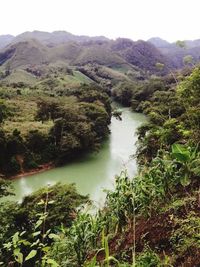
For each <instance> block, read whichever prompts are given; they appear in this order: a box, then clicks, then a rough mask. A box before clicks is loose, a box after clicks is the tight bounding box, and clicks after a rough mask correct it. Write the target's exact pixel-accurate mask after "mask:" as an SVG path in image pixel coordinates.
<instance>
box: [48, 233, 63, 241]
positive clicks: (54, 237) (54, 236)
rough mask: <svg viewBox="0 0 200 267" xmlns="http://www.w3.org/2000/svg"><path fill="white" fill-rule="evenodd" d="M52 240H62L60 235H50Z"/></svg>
mask: <svg viewBox="0 0 200 267" xmlns="http://www.w3.org/2000/svg"><path fill="white" fill-rule="evenodd" d="M48 237H49V238H50V239H57V240H58V239H60V236H59V235H56V234H50V235H49V236H48Z"/></svg>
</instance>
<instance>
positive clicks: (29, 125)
mask: <svg viewBox="0 0 200 267" xmlns="http://www.w3.org/2000/svg"><path fill="white" fill-rule="evenodd" d="M29 34H31V33H29ZM32 34H33V33H32ZM54 34H56V35H59V37H60V39H59V38H58V37H57V38H55V36H50V35H48V34H47V35H44V34H43V35H41V34H40V35H39V34H38V32H35V33H34V35H36V36H34V37H35V38H36V37H37V36H38V35H39V36H40V42H41V43H39V41H38V40H32V39H30V40H28V41H27V40H26V41H24V39H23V38H24V36H19V37H16V38H17V40H13V39H12V38H11V36H8V37H9V41H8V43H6V45H7V46H5V47H2V50H1V51H0V71H1V72H0V75H1V78H0V98H1V100H0V172H1V176H2V179H0V197H1V198H2V200H1V202H0V218H1V221H0V265H1V266H14V267H15V266H24V267H29V266H30V267H32V266H38V267H40V266H43V267H46V266H53V267H54V266H55V267H56V266H63V267H64V266H66V267H67V266H69V267H73V266H78V267H81V266H84V267H100V266H106V267H108V266H119V267H130V266H138V267H148V266H150V267H154V266H160V267H161V266H163V267H164V266H169V267H170V266H177V267H178V266H186V267H187V266H188V267H190V266H191V267H195V266H200V232H199V229H200V216H199V211H200V191H199V190H200V189H199V188H200V183H199V179H200V148H199V137H200V123H199V122H200V104H199V103H200V93H199V92H200V67H199V66H198V64H197V63H196V62H195V60H196V61H197V59H193V58H192V56H191V55H190V58H189V55H187V53H188V52H189V51H190V50H191V49H193V48H191V47H189V48H188V51H186V49H185V50H184V53H182V52H180V51H182V47H181V46H183V44H184V43H181V44H180V42H179V43H178V44H177V46H178V48H174V45H175V44H173V45H172V47H171V46H170V45H169V44H166V43H164V44H163V42H161V41H160V40H157V39H156V40H155V39H153V40H151V42H152V43H151V44H149V42H143V41H138V42H132V41H131V40H128V39H118V40H116V41H110V40H107V39H104V38H103V37H101V38H100V39H98V38H97V39H95V40H91V39H87V38H86V37H84V38H83V37H79V38H78V37H76V36H73V35H67V36H66V34H63V33H62V34H61V32H60V33H54ZM25 35H26V38H28V37H27V33H25ZM41 36H42V38H41ZM61 36H62V38H61ZM63 36H65V38H68V39H67V40H66V39H63V38H64V37H63ZM29 38H30V36H29ZM31 38H32V35H31ZM38 38H39V37H38ZM4 39H5V38H4ZM36 39H37V38H36ZM21 40H23V41H21ZM53 40H57V42H53ZM158 41H159V42H158ZM9 42H11V43H9ZM155 42H156V43H155ZM155 44H157V46H158V45H159V47H160V48H159V49H160V50H159V49H158V48H156V47H155V46H154V45H155ZM184 45H185V44H184ZM186 45H187V44H186ZM169 46H170V47H171V48H169ZM33 47H34V48H35V50H34V51H35V54H36V55H39V56H38V59H37V57H35V60H36V59H37V60H39V59H40V60H46V61H45V62H41V61H40V60H39V61H37V62H34V63H33V64H32V65H31V64H30V61H31V59H30V58H31V54H30V48H31V49H32V51H33ZM99 47H100V48H99ZM163 47H164V48H165V47H168V51H167V53H166V54H163V53H162V52H161V48H163ZM21 49H25V50H24V51H25V52H24V54H21V53H20V51H21ZM69 49H70V51H73V53H72V54H70V52H67V51H69ZM170 49H171V50H170ZM111 50H112V53H110V51H111ZM172 50H173V53H175V52H174V51H175V50H178V52H177V53H176V55H177V56H178V58H179V61H177V62H179V63H180V62H182V63H181V64H178V65H176V66H175V63H174V61H175V58H174V57H173V56H172V58H173V60H172V59H170V53H171V55H173V53H172V52H170V51H172ZM52 51H53V52H52ZM116 51H117V52H116ZM103 52H104V53H103ZM26 53H27V55H29V56H27V57H26ZM67 53H68V54H67ZM64 54H65V55H66V56H65V60H66V62H67V64H64V62H61V61H59V62H58V61H57V59H58V58H59V60H61V58H62V56H63V55H64ZM180 54H181V61H180ZM24 55H25V56H24ZM61 55H62V56H61ZM70 55H71V58H70ZM74 55H76V56H74ZM42 56H43V57H42ZM72 56H74V57H73V58H72ZM55 58H56V60H55ZM69 58H70V61H69ZM75 59H76V60H75ZM48 60H49V62H47V61H48ZM36 63H37V64H36ZM20 77H21V78H20ZM113 99H114V100H115V101H117V102H119V103H121V104H122V105H124V106H127V107H130V108H131V109H132V110H133V111H134V112H141V113H143V114H145V115H146V116H147V117H148V122H147V123H145V124H143V125H142V126H141V127H140V128H138V133H137V134H138V142H137V153H136V157H137V162H138V173H137V175H136V176H135V177H128V174H127V172H126V171H122V172H121V173H120V174H118V176H117V177H116V178H115V187H114V188H113V190H106V200H105V203H104V207H103V208H101V209H99V210H94V208H92V207H93V204H92V203H91V200H90V198H89V196H84V195H81V194H80V193H79V192H78V191H77V189H76V185H74V184H65V185H64V184H56V185H48V186H47V187H45V188H42V189H40V190H38V191H37V192H34V193H32V194H30V195H28V196H26V197H25V198H24V199H23V200H22V202H21V203H18V202H14V201H6V196H9V195H12V194H14V193H13V190H12V183H11V182H10V181H9V179H8V178H9V177H10V176H13V175H16V174H18V173H21V172H24V171H28V170H32V169H35V168H42V166H43V165H45V164H52V165H60V164H65V163H67V162H69V161H70V160H73V159H74V158H77V157H81V155H82V154H84V153H91V152H92V151H98V150H99V149H101V143H102V141H103V140H104V139H106V138H107V137H108V135H109V124H110V121H111V116H112V115H113V116H114V115H115V116H119V117H120V112H118V111H116V110H112V107H111V101H112V100H113ZM3 178H4V179H3ZM5 178H6V179H5ZM86 178H87V177H84V179H86Z"/></svg>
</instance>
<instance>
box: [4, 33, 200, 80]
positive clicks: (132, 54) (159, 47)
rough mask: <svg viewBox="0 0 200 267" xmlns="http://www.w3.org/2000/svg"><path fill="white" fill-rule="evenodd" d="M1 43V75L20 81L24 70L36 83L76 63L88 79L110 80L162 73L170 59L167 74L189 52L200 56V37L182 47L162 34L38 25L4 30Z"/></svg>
mask: <svg viewBox="0 0 200 267" xmlns="http://www.w3.org/2000/svg"><path fill="white" fill-rule="evenodd" d="M0 43H1V49H0V79H1V80H10V81H11V80H12V81H13V80H14V81H15V80H17V81H19V79H17V75H18V74H20V75H19V77H23V80H24V81H26V82H27V81H31V83H32V82H34V81H35V80H38V79H40V77H41V76H43V77H46V76H47V75H48V74H49V71H51V73H56V69H59V70H62V71H63V70H64V73H65V72H66V69H67V70H69V69H73V70H77V71H78V72H81V73H82V75H84V79H85V76H86V78H87V77H89V79H91V80H93V81H97V82H99V81H101V82H102V83H103V84H108V83H109V81H114V80H115V81H119V80H120V79H121V80H122V79H123V78H125V79H126V80H130V79H142V78H143V79H144V78H145V76H146V75H151V74H156V73H158V74H161V73H160V71H159V70H158V69H157V68H156V63H158V62H159V63H162V64H164V69H163V70H162V73H163V74H165V73H167V72H168V69H169V68H170V69H173V68H182V67H183V66H184V62H183V61H184V60H183V59H184V57H185V56H187V55H191V56H192V57H193V58H194V63H195V62H198V61H200V40H195V41H186V42H185V43H186V47H185V48H181V47H178V46H177V45H176V44H175V43H168V42H167V41H165V40H162V39H161V38H158V37H156V38H151V39H149V40H148V41H147V42H145V41H143V40H138V41H133V40H131V39H127V38H118V39H116V40H110V39H108V38H106V37H104V36H97V37H89V36H77V35H74V34H71V33H68V32H65V31H55V32H52V33H49V32H41V31H33V32H25V33H22V34H20V35H18V36H16V37H14V36H12V35H6V36H0ZM52 68H53V70H52ZM11 78H12V79H11ZM20 79H21V78H20ZM70 79H71V77H70Z"/></svg>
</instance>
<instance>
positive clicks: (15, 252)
mask: <svg viewBox="0 0 200 267" xmlns="http://www.w3.org/2000/svg"><path fill="white" fill-rule="evenodd" d="M19 253H20V248H16V249H14V251H13V254H14V256H16V257H18V255H19Z"/></svg>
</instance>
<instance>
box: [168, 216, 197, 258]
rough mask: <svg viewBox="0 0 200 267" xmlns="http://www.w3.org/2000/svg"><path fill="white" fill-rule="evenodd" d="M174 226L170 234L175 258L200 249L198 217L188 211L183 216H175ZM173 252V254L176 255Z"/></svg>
mask: <svg viewBox="0 0 200 267" xmlns="http://www.w3.org/2000/svg"><path fill="white" fill-rule="evenodd" d="M175 223H176V227H175V229H174V232H173V233H172V236H171V242H172V244H173V248H174V250H175V252H176V254H177V256H175V258H178V257H180V258H181V257H183V255H184V254H186V253H189V254H190V253H191V255H192V254H193V253H195V251H198V249H200V231H199V229H200V218H199V216H198V214H195V213H194V212H190V213H189V214H188V215H187V216H186V217H185V218H181V219H180V218H175ZM176 254H175V255H176Z"/></svg>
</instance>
